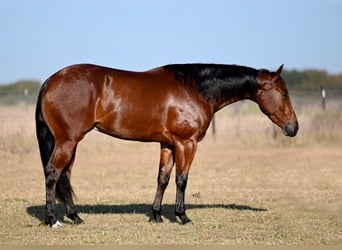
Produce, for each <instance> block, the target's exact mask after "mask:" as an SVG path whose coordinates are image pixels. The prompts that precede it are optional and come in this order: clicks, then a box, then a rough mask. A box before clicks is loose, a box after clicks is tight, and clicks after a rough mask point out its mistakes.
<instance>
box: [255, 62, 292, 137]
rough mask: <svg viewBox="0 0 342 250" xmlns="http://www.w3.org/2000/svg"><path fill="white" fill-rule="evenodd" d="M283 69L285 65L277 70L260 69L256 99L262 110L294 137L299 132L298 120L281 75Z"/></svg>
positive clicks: (287, 134)
mask: <svg viewBox="0 0 342 250" xmlns="http://www.w3.org/2000/svg"><path fill="white" fill-rule="evenodd" d="M282 70H283V65H281V66H280V67H279V69H278V70H277V71H276V72H269V71H266V70H260V71H259V73H258V77H257V83H258V91H257V93H256V97H255V99H256V102H257V103H258V104H259V107H260V109H261V111H262V112H263V113H264V114H266V115H267V116H268V117H269V118H270V119H271V120H272V121H273V122H274V123H275V124H277V125H278V126H279V127H280V128H281V129H282V130H283V133H284V134H285V135H286V136H291V137H292V136H295V135H296V134H297V131H298V121H297V117H296V114H295V112H294V110H293V107H292V104H291V101H290V96H289V93H288V91H287V88H286V84H285V82H284V80H283V79H282V78H281V76H280V74H281V71H282Z"/></svg>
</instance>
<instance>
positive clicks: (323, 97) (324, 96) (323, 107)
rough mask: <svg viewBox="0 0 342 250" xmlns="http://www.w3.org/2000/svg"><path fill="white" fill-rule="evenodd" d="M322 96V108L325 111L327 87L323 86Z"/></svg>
mask: <svg viewBox="0 0 342 250" xmlns="http://www.w3.org/2000/svg"><path fill="white" fill-rule="evenodd" d="M321 97H322V109H323V112H325V98H326V91H325V88H323V87H321Z"/></svg>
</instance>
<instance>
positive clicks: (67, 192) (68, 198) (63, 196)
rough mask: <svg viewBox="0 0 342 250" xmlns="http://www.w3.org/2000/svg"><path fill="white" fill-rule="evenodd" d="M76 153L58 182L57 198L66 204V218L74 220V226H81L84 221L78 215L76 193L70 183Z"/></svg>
mask: <svg viewBox="0 0 342 250" xmlns="http://www.w3.org/2000/svg"><path fill="white" fill-rule="evenodd" d="M75 151H76V149H75ZM75 153H76V152H74V153H73V156H72V158H71V161H70V163H69V166H68V167H67V168H65V169H64V171H63V172H62V174H61V176H60V178H59V180H58V182H57V187H56V196H57V199H58V200H60V201H61V202H62V203H63V204H64V206H65V210H66V216H67V217H68V218H69V219H71V220H73V222H74V224H81V223H83V220H82V219H81V218H80V217H79V216H78V214H77V211H76V208H75V205H74V201H73V194H74V192H73V189H72V187H71V183H70V177H71V169H72V166H73V163H74V160H75Z"/></svg>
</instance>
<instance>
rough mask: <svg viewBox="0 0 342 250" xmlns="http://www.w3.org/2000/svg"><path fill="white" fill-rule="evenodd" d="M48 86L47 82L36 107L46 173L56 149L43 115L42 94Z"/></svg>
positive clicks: (38, 133)
mask: <svg viewBox="0 0 342 250" xmlns="http://www.w3.org/2000/svg"><path fill="white" fill-rule="evenodd" d="M46 86H47V81H46V82H44V84H43V86H42V87H41V89H40V92H39V95H38V100H37V106H36V136H37V139H38V144H39V151H40V158H41V160H42V163H43V167H44V171H45V168H46V166H47V164H48V162H49V160H50V157H51V154H52V152H53V149H54V147H55V139H54V137H53V135H52V133H51V131H50V129H49V127H48V126H47V124H46V122H45V120H44V117H43V114H42V103H41V101H42V93H43V92H44V90H45V88H46Z"/></svg>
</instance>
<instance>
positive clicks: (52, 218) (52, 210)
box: [45, 164, 58, 226]
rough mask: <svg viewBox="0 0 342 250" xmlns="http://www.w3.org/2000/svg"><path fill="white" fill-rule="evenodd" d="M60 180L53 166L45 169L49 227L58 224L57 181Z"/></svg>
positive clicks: (49, 165)
mask: <svg viewBox="0 0 342 250" xmlns="http://www.w3.org/2000/svg"><path fill="white" fill-rule="evenodd" d="M57 178H58V175H57V171H56V168H55V167H54V166H52V165H51V164H48V166H47V167H46V169H45V185H46V219H45V223H46V224H47V225H50V226H52V225H54V224H55V223H56V222H57V214H56V213H57V212H56V195H55V190H56V180H57Z"/></svg>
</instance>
